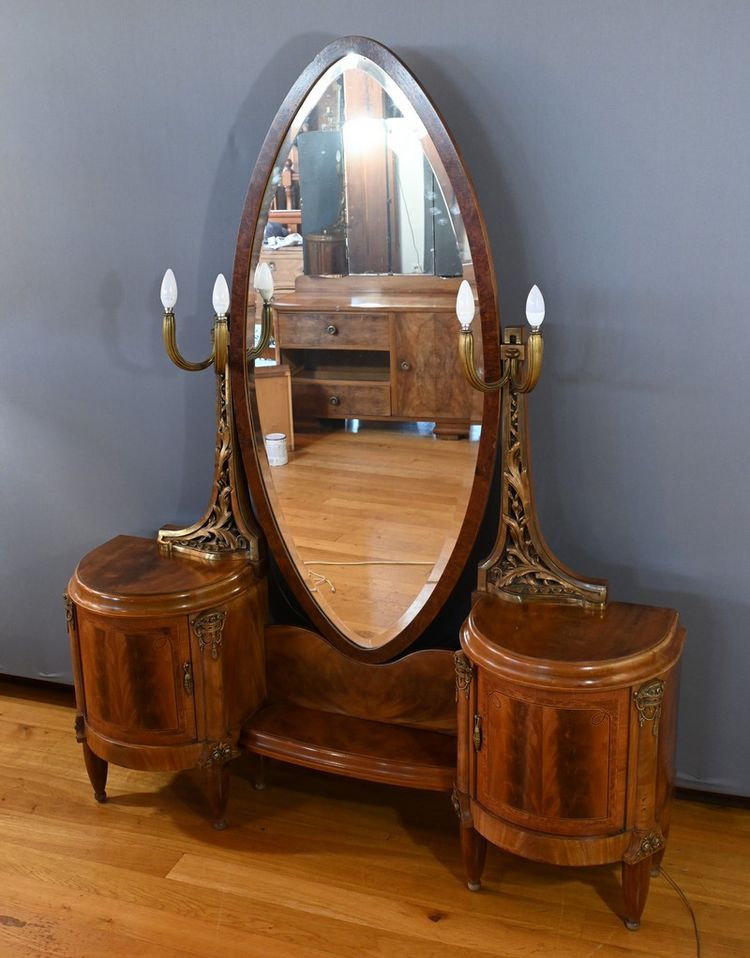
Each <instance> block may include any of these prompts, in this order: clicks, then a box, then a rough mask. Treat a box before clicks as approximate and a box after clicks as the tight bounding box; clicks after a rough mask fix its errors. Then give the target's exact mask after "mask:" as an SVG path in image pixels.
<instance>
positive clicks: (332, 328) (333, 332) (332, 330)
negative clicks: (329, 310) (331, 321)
mask: <svg viewBox="0 0 750 958" xmlns="http://www.w3.org/2000/svg"><path fill="white" fill-rule="evenodd" d="M326 332H327V333H328V335H329V336H335V335H336V333H337V332H338V329H336V327H335V326H333V325H331V326H326Z"/></svg>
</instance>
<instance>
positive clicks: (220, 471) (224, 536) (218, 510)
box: [157, 369, 259, 560]
mask: <svg viewBox="0 0 750 958" xmlns="http://www.w3.org/2000/svg"><path fill="white" fill-rule="evenodd" d="M236 445H237V443H236V434H235V430H234V423H233V420H232V399H231V393H230V384H229V372H228V370H227V369H224V370H223V371H222V372H218V373H217V374H216V456H215V460H214V483H213V490H212V495H211V501H210V504H209V507H208V509H207V510H206V512H205V514H204V516H203V518H202V519H200V520H199V521H198V522H197V523H195V524H194V525H192V526H190V527H189V528H187V529H169V528H166V529H161V530H160V531H159V535H158V537H157V538H158V542H159V544H160V545H161V546H162V548H163V549H165V550H166V551H167V552H172V551H175V552H185V553H187V554H192V555H197V556H201V557H202V558H205V559H220V558H234V557H239V558H243V557H247V558H249V559H251V560H257V559H258V558H259V544H258V538H259V537H258V533H257V532H256V531H255V529H254V523H253V522H252V520H251V519H249V518H248V517H247V516H248V514H249V510H247V509H245V508H244V507H242V506H241V505H240V503H241V499H240V496H241V494H242V482H243V481H244V480H242V478H241V477H240V476H239V475H238V469H239V457H238V456H236V455H234V450H235V448H236Z"/></svg>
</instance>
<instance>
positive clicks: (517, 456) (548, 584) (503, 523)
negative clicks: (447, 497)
mask: <svg viewBox="0 0 750 958" xmlns="http://www.w3.org/2000/svg"><path fill="white" fill-rule="evenodd" d="M508 332H509V331H508V330H506V333H508ZM526 401H527V400H526V396H525V394H522V393H519V392H517V391H516V390H514V389H512V388H510V387H507V388H506V389H505V391H504V394H503V424H502V463H503V472H502V492H501V519H500V528H499V532H498V540H497V543H496V545H495V550H494V552H493V555H492V556H491V557H490V559H489V560H487V562H486V563H485V564H484V566H483V573H482V572H480V583H479V585H480V588H482V586H483V585H484V587H485V588H486V589H487V590H488V591H490V592H497V593H501V594H503V595H505V596H506V597H507V598H510V599H514V600H516V601H519V602H520V601H529V600H552V601H557V602H564V603H574V604H577V605H604V604H605V603H606V601H607V588H606V585H605V584H604V583H602V582H599V581H597V580H593V579H592V580H589V579H584V578H580V577H578V576H576V575H575V574H574V573H572V572H571V571H570V570H568V569H566V568H565V567H564V566H563V565H562V564H561V563H559V562H557V560H556V559H555V558H554V557H553V556H552V554H551V553H550V551H549V549H548V548H547V546H546V544H545V542H544V539H543V538H542V535H541V533H540V532H539V529H538V526H537V520H536V512H535V507H534V497H533V489H532V485H531V475H530V470H529V461H528V460H529V453H528V438H527V430H526ZM483 580H484V581H483Z"/></svg>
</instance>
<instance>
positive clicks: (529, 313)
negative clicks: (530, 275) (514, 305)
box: [526, 286, 544, 332]
mask: <svg viewBox="0 0 750 958" xmlns="http://www.w3.org/2000/svg"><path fill="white" fill-rule="evenodd" d="M526 319H527V320H528V321H529V326H531V328H532V329H533V330H534V332H537V331H538V329H539V327H540V326H541V325H542V323H543V322H544V296H542V291H541V290H540V289H539V287H538V286H532V287H531V292H530V293H529V295H528V298H527V300H526Z"/></svg>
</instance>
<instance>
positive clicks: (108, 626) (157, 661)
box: [78, 610, 196, 745]
mask: <svg viewBox="0 0 750 958" xmlns="http://www.w3.org/2000/svg"><path fill="white" fill-rule="evenodd" d="M78 639H79V643H80V650H81V669H82V672H83V689H84V694H85V699H86V701H85V703H84V707H85V713H86V720H87V722H88V724H89V725H90V726H91V728H92V729H94V730H95V731H97V732H98V733H100V734H102V735H106V736H107V737H109V738H112V739H114V740H115V741H125V742H129V743H131V744H143V745H178V744H183V743H188V742H191V741H193V740H194V739H195V737H196V723H195V706H194V682H193V675H192V662H191V656H190V634H189V631H188V624H187V619H185V618H167V619H148V620H144V621H143V622H139V621H138V620H137V619H135V620H134V619H125V618H120V617H118V618H115V617H114V616H113V617H108V616H100V615H95V614H93V613H89V612H83V611H82V610H80V611H79V616H78Z"/></svg>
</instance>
